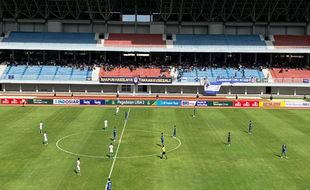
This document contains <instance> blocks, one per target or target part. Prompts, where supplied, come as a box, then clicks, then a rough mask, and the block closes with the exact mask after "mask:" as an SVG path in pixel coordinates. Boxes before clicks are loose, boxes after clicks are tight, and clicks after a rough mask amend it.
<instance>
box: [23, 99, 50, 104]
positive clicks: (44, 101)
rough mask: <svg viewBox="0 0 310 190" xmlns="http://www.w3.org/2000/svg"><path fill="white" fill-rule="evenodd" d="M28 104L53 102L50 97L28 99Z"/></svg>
mask: <svg viewBox="0 0 310 190" xmlns="http://www.w3.org/2000/svg"><path fill="white" fill-rule="evenodd" d="M28 104H53V100H52V99H29V100H28Z"/></svg>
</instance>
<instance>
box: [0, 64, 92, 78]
mask: <svg viewBox="0 0 310 190" xmlns="http://www.w3.org/2000/svg"><path fill="white" fill-rule="evenodd" d="M91 77H92V71H89V70H87V69H85V70H81V69H79V68H73V67H62V66H26V65H18V66H7V67H6V69H5V71H4V72H3V75H2V77H1V78H2V79H4V80H57V81H63V80H71V81H86V80H88V79H91Z"/></svg>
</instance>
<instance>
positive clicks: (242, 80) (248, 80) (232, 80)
mask: <svg viewBox="0 0 310 190" xmlns="http://www.w3.org/2000/svg"><path fill="white" fill-rule="evenodd" d="M216 81H217V82H229V83H251V82H255V79H253V78H218V79H216Z"/></svg>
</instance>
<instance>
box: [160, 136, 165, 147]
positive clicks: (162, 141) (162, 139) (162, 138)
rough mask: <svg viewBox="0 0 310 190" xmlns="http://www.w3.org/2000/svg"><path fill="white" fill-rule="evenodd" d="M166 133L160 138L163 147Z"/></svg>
mask: <svg viewBox="0 0 310 190" xmlns="http://www.w3.org/2000/svg"><path fill="white" fill-rule="evenodd" d="M164 140H165V139H164V133H161V136H160V141H161V146H163V145H164Z"/></svg>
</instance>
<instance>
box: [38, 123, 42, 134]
mask: <svg viewBox="0 0 310 190" xmlns="http://www.w3.org/2000/svg"><path fill="white" fill-rule="evenodd" d="M39 131H40V134H42V132H43V121H40V125H39Z"/></svg>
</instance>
